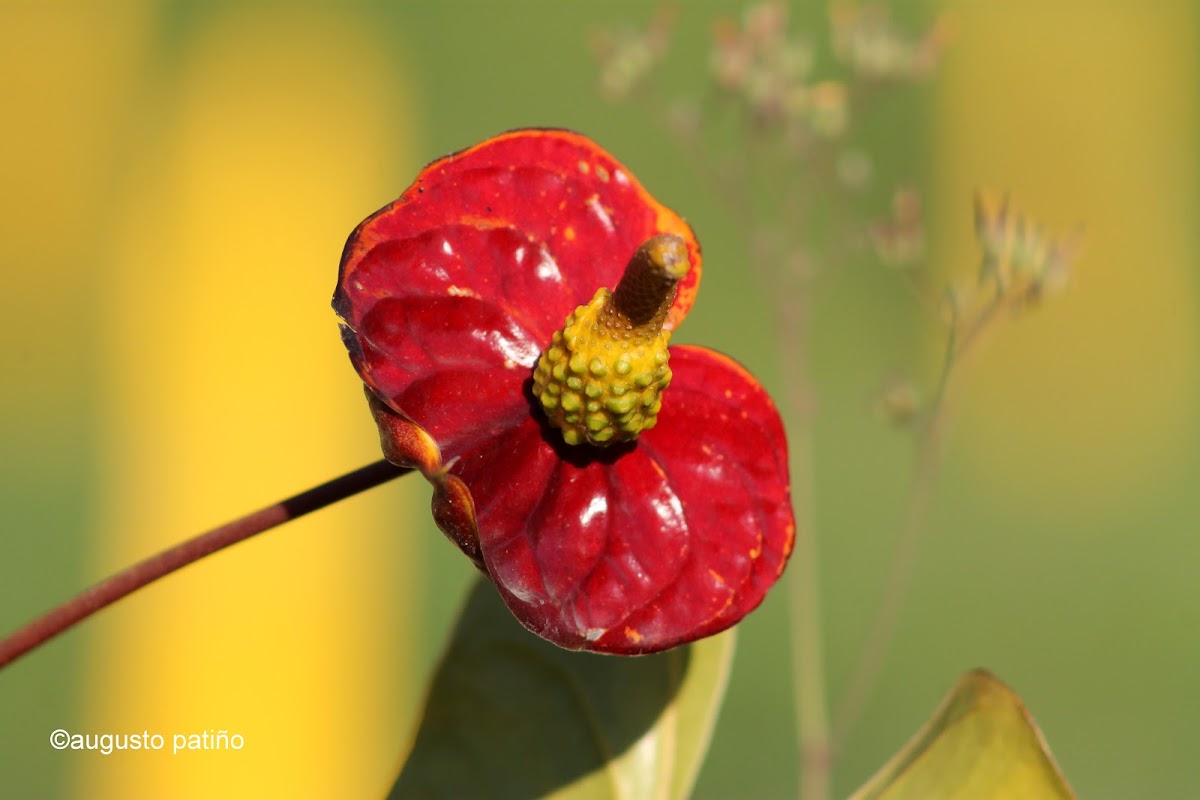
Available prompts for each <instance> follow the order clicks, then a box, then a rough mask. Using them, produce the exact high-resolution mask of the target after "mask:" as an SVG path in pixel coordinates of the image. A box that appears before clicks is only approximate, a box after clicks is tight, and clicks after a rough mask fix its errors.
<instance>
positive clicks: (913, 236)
mask: <svg viewBox="0 0 1200 800" xmlns="http://www.w3.org/2000/svg"><path fill="white" fill-rule="evenodd" d="M871 243H872V244H873V245H874V246H875V253H876V254H877V255H878V256H879V259H880V260H881V261H883V263H884V264H887V265H888V266H891V267H908V266H911V265H912V264H914V263H916V262H917V261H919V260H920V259H921V257H922V256H923V255H924V253H925V236H924V232H923V229H922V224H921V197H920V195H918V194H917V192H916V190H914V189H910V188H901V189H897V190H896V192H895V193H894V194H893V195H892V216H891V217H890V218H888V219H885V220H881V221H880V222H877V223H875V224H874V225H872V226H871Z"/></svg>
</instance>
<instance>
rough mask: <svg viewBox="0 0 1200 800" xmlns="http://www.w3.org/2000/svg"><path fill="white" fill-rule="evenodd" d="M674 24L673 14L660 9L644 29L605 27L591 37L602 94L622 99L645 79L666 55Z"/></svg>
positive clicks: (614, 98) (613, 98)
mask: <svg viewBox="0 0 1200 800" xmlns="http://www.w3.org/2000/svg"><path fill="white" fill-rule="evenodd" d="M674 27H675V18H674V14H673V13H671V12H670V11H669V10H667V9H660V10H659V11H658V12H657V13H656V14H655V15H654V17H653V18H652V19H651V20H650V24H649V25H648V26H647V27H646V30H644V31H638V30H633V29H621V30H605V31H600V32H599V33H597V34H596V35H594V36H593V37H592V52H593V54H594V55H595V56H596V59H597V60H598V61H599V62H600V90H601V92H603V94H604V95H605V97H608V98H609V99H612V100H620V99H623V98H625V97H627V96H628V95H629V94H630V93H631V92H632V91H633V90H634V89H636V88H637V87H638V86H639V85H640V84H641V83H642V81H643V80H645V79H646V77H647V76H648V75H649V74H650V73H651V72H652V71H653V70H654V67H655V66H657V65H658V63H659V62H660V61H661V60H662V58H663V56H665V55H666V52H667V48H668V46H669V45H670V42H671V33H672V31H673V29H674Z"/></svg>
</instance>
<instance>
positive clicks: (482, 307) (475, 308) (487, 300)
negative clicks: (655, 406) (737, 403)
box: [333, 129, 701, 446]
mask: <svg viewBox="0 0 1200 800" xmlns="http://www.w3.org/2000/svg"><path fill="white" fill-rule="evenodd" d="M661 233H674V234H677V235H679V236H682V237H683V238H684V240H685V241H686V242H687V247H688V257H689V259H690V261H691V264H692V268H691V271H690V273H689V274H688V276H687V277H686V278H685V279H684V280H683V281H682V282H681V283H680V285H679V290H678V293H677V295H676V299H675V303H674V305H673V306H672V309H671V312H670V314H669V315H668V319H667V323H666V325H665V327H666V328H667V329H668V330H671V329H673V328H674V327H675V326H676V325H677V324H678V323H679V322H680V321H681V320H682V319H683V317H684V316H685V315H686V313H687V311H688V309H689V308H690V307H691V304H692V300H693V298H694V297H695V293H696V289H697V287H698V285H699V280H700V273H701V255H700V245H699V243H698V242H697V240H696V237H695V234H694V233H693V232H692V229H691V227H689V226H688V224H687V223H686V222H684V221H683V219H682V218H680V217H679V215H677V214H676V213H675V212H673V211H671V210H670V209H668V208H666V207H665V206H663V205H662V204H660V203H659V202H658V201H656V200H655V199H654V198H653V197H651V196H650V194H649V193H648V192H647V191H646V190H645V189H644V188H643V187H642V186H641V184H640V183H638V181H637V179H636V178H634V177H633V175H632V173H630V172H629V170H628V169H626V168H625V167H624V166H623V165H622V164H621V163H620V162H618V161H617V160H616V159H614V158H613V157H612V156H611V155H609V154H608V153H607V152H605V151H604V150H603V149H601V148H600V147H599V146H597V145H596V144H595V143H594V142H592V141H591V140H590V139H588V138H587V137H585V136H582V135H580V134H577V133H572V132H570V131H564V130H553V129H527V130H518V131H512V132H510V133H505V134H501V135H500V136H497V137H494V138H492V139H489V140H487V141H486V142H483V143H482V144H479V145H476V146H474V147H471V148H469V149H467V150H464V151H462V152H460V153H456V154H454V155H450V156H446V157H445V158H443V159H440V160H438V161H435V162H434V163H433V164H430V165H429V166H428V167H426V168H425V169H424V170H423V171H422V172H421V174H420V175H419V176H418V177H417V179H416V181H415V182H414V183H413V185H412V186H410V187H409V188H408V190H407V191H405V193H404V194H403V195H402V196H401V197H400V198H399V199H398V200H396V201H395V202H394V203H391V204H390V205H388V206H386V207H385V208H383V209H381V210H380V211H378V212H377V213H375V214H373V215H372V216H371V217H369V218H368V219H367V220H366V221H364V222H363V223H362V224H361V225H359V226H358V228H357V229H356V230H355V231H354V233H353V234H352V235H351V236H350V239H349V241H348V242H347V244H346V248H345V252H344V253H343V256H342V265H341V270H340V274H339V278H338V286H337V291H336V293H335V295H334V302H333V304H334V309H335V310H336V311H337V313H338V316H339V317H341V319H342V321H343V325H344V330H343V338H344V340H345V342H346V346H347V348H348V349H349V350H350V353H351V358H352V359H353V360H354V364H355V367H356V368H357V369H358V370H359V373H360V374H361V375H362V377H363V380H364V382H366V383H367V385H368V386H370V387H371V388H372V389H373V390H375V392H376V393H377V394H378V395H379V396H380V397H381V398H383V399H384V400H386V401H387V402H389V403H391V404H392V405H393V407H394V408H395V409H396V410H397V411H400V412H402V413H404V414H406V415H408V416H410V417H412V418H413V419H414V420H416V421H417V422H418V423H420V424H421V425H422V426H424V427H425V428H426V429H427V430H428V431H429V432H430V434H431V435H433V437H434V438H435V439H437V440H438V442H439V443H440V444H442V445H443V446H445V444H446V440H447V439H454V438H456V437H461V436H464V435H466V434H467V429H468V428H471V427H472V426H473V424H474V422H475V420H476V419H479V418H482V417H484V416H486V415H490V414H493V413H494V414H498V415H500V416H501V417H504V416H506V414H508V413H509V412H514V413H515V408H516V406H517V405H518V404H519V403H520V402H521V398H519V396H518V394H519V393H518V392H517V389H518V388H519V384H520V380H521V379H523V378H524V376H525V375H526V374H527V371H528V370H529V369H531V368H532V367H533V364H534V363H535V362H536V360H537V357H538V354H539V353H540V352H541V350H542V348H543V347H544V346H545V345H546V343H547V342H548V341H549V339H550V336H551V335H552V334H553V332H554V331H555V330H556V329H558V328H559V327H561V326H562V323H563V320H564V319H565V318H566V316H567V314H569V313H570V312H571V311H572V310H574V308H575V307H576V306H578V305H580V304H582V303H586V302H587V301H588V300H589V299H590V298H591V297H592V295H593V294H594V293H595V291H596V289H597V288H599V287H601V286H610V287H611V286H615V285H616V283H617V281H618V280H619V279H620V277H621V273H622V271H623V270H624V268H625V265H626V264H627V263H628V261H629V258H630V256H631V255H632V254H633V253H634V252H635V251H636V250H637V248H638V247H639V246H640V245H641V244H642V243H643V242H644V241H646V240H647V239H649V238H651V237H652V236H654V235H656V234H661ZM448 375H454V376H457V379H458V381H459V388H458V389H455V390H453V391H452V392H451V393H452V394H456V396H458V397H460V398H461V400H462V402H463V403H467V404H470V403H473V402H474V401H476V400H484V399H485V398H482V397H479V396H478V395H479V394H481V393H482V392H483V391H484V390H483V389H482V387H488V390H491V389H498V388H499V386H500V385H501V384H505V385H506V386H507V387H508V388H507V389H506V390H504V391H502V392H500V394H501V396H499V397H491V398H487V401H488V402H489V404H490V405H489V408H488V409H486V410H485V411H483V412H481V413H479V414H470V415H467V414H462V413H459V412H458V411H457V410H455V411H454V412H453V413H450V412H442V413H438V412H437V411H436V410H435V409H434V408H433V404H432V403H424V406H425V408H421V409H418V408H416V407H415V405H417V404H421V397H423V396H424V393H425V391H426V390H427V389H428V388H429V385H428V384H424V385H422V382H423V381H431V380H441V379H442V378H443V377H444V376H448ZM506 377H508V378H515V380H508V381H507V383H506V382H505V380H504V379H505V378H506ZM471 384H474V385H475V386H476V387H477V388H478V389H480V391H479V392H476V393H472V392H470V391H469V390H468V389H467V387H468V386H469V385H471ZM448 391H449V390H448ZM472 395H475V396H472ZM500 406H504V408H501V407H500ZM426 413H428V414H430V417H429V418H426V417H425V416H424V415H425V414H426Z"/></svg>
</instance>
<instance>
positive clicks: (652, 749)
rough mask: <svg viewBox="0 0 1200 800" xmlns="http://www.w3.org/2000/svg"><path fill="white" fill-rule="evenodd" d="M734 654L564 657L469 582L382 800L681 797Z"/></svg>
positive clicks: (491, 593)
mask: <svg viewBox="0 0 1200 800" xmlns="http://www.w3.org/2000/svg"><path fill="white" fill-rule="evenodd" d="M733 647H734V638H733V632H732V631H728V632H726V633H723V634H720V635H718V636H713V637H710V638H708V639H704V640H701V641H699V642H694V643H692V644H689V645H685V646H683V647H677V648H675V649H674V650H669V651H667V652H664V653H658V654H655V655H650V656H641V657H627V656H605V655H597V654H594V653H582V652H572V651H568V650H562V649H560V648H558V647H556V646H555V645H552V644H550V643H548V642H546V641H543V640H542V639H540V638H538V637H537V636H534V635H533V634H531V633H529V632H528V631H526V630H525V629H524V628H522V627H521V625H520V624H519V623H518V622H517V621H516V620H515V619H514V618H513V616H512V614H511V613H510V612H509V611H508V609H507V608H505V606H504V603H503V602H501V600H500V598H499V596H498V595H497V592H496V589H495V588H494V587H493V586H492V585H491V584H490V583H489V582H488V581H487V580H485V579H483V578H481V579H480V580H479V581H478V582H476V584H475V586H474V587H473V588H472V590H471V593H470V596H469V597H468V599H467V604H466V607H465V609H464V610H463V613H462V616H461V618H460V619H459V622H458V625H457V627H456V629H455V631H454V634H453V637H452V639H451V642H450V646H449V648H448V649H447V651H446V654H445V656H444V657H443V659H442V663H441V665H440V666H439V667H438V671H437V674H436V675H435V676H434V680H433V686H432V688H431V689H430V693H429V697H428V699H427V701H426V707H425V714H424V718H423V719H422V721H421V724H420V727H419V729H418V730H417V738H416V742H415V744H414V745H413V749H412V752H411V754H410V755H409V757H408V761H407V762H406V763H405V765H404V767H403V769H402V771H401V773H400V776H399V778H398V779H397V780H396V783H395V785H394V786H393V787H392V792H391V794H390V797H391V798H394V799H395V798H461V797H488V798H531V797H554V798H569V799H570V800H584V798H587V799H589V800H590V798H629V800H642V798H680V797H686V796H687V795H688V794H689V793H690V792H691V789H692V785H693V783H694V782H695V779H696V773H697V772H698V771H699V768H700V764H701V762H702V761H703V758H704V753H705V751H706V750H707V748H708V743H709V738H710V736H711V734H712V727H713V723H714V722H715V719H716V715H717V710H718V708H719V707H720V704H721V698H722V696H723V695H724V693H725V685H726V682H727V678H728V675H729V667H730V662H731V660H732V657H733Z"/></svg>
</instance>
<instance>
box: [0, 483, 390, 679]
mask: <svg viewBox="0 0 1200 800" xmlns="http://www.w3.org/2000/svg"><path fill="white" fill-rule="evenodd" d="M408 472H411V470H409V469H404V468H401V467H397V466H395V465H394V464H391V463H389V462H387V461H384V460H380V461H376V462H375V463H373V464H369V465H367V466H365V467H361V468H360V469H356V470H354V471H353V472H350V473H347V474H345V475H342V476H341V477H339V478H334V479H333V480H331V481H329V482H327V483H323V484H321V485H320V486H316V487H314V488H312V489H309V490H307V491H304V492H301V493H300V494H297V495H294V496H292V497H289V498H287V499H286V500H281V501H280V502H278V503H275V504H273V505H269V506H266V507H265V508H261V509H259V510H258V511H255V512H252V513H250V514H247V515H246V516H244V517H240V518H238V519H236V520H233V521H232V522H229V523H226V524H225V525H222V526H220V527H218V528H213V529H212V530H210V531H208V532H206V533H202V534H200V535H198V536H194V537H192V538H191V539H188V540H186V541H183V542H180V543H179V544H177V545H175V546H173V547H170V548H168V549H167V550H164V551H162V552H161V553H159V554H157V555H154V556H151V557H149V558H147V559H145V560H144V561H140V562H138V563H137V564H134V565H133V566H131V567H127V568H125V569H123V570H121V571H120V572H118V573H116V574H115V575H112V576H110V577H108V578H106V579H105V580H103V581H101V582H100V583H97V584H96V585H94V586H92V587H91V588H89V589H85V590H84V591H82V592H80V593H79V594H77V595H76V596H75V597H72V598H71V599H70V600H67V601H66V602H65V603H63V604H61V605H59V606H58V607H57V608H54V609H52V610H51V611H48V612H47V613H45V614H43V615H42V616H40V617H38V618H37V619H35V620H33V621H31V622H30V623H28V624H27V625H25V626H24V627H22V628H19V629H18V630H16V631H13V632H12V633H11V634H9V635H8V636H6V637H5V638H4V639H3V640H0V669H3V668H4V667H6V666H7V665H9V664H11V663H12V662H13V661H16V660H17V659H18V658H20V657H21V656H23V655H25V654H26V653H29V652H30V651H32V650H35V649H37V648H38V647H40V646H41V645H43V644H45V643H46V642H48V641H50V640H51V639H53V638H55V637H57V636H58V635H59V634H61V633H64V632H65V631H67V630H69V629H70V628H72V627H74V626H75V625H76V624H78V623H80V622H82V621H83V620H85V619H87V618H88V617H90V616H92V615H93V614H95V613H96V612H97V611H100V610H101V609H103V608H106V607H107V606H110V605H112V604H113V603H115V602H116V601H118V600H120V599H121V598H122V597H125V596H127V595H129V594H132V593H133V592H135V591H137V590H138V589H141V588H142V587H144V586H148V585H150V584H151V583H154V582H155V581H157V580H159V579H160V578H164V577H166V576H167V575H170V574H171V573H172V572H175V571H176V570H179V569H182V568H183V567H186V566H187V565H188V564H193V563H195V562H197V561H199V560H200V559H202V558H204V557H205V556H209V555H212V554H213V553H216V552H218V551H220V550H224V549H225V548H227V547H230V546H232V545H235V544H237V543H238V542H243V541H245V540H246V539H249V538H250V537H251V536H254V535H256V534H259V533H262V532H264V531H268V530H270V529H272V528H275V527H278V526H280V525H282V524H283V523H285V522H289V521H290V520H293V519H297V518H299V517H302V516H304V515H306V514H310V513H312V512H313V511H316V510H318V509H321V508H324V507H325V506H328V505H331V504H333V503H336V502H337V501H339V500H344V499H345V498H347V497H351V496H353V495H356V494H358V493H359V492H364V491H366V490H367V489H371V488H373V487H375V486H378V485H380V484H382V483H386V482H387V481H390V480H392V479H393V478H398V477H400V476H401V475H404V474H405V473H408Z"/></svg>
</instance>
